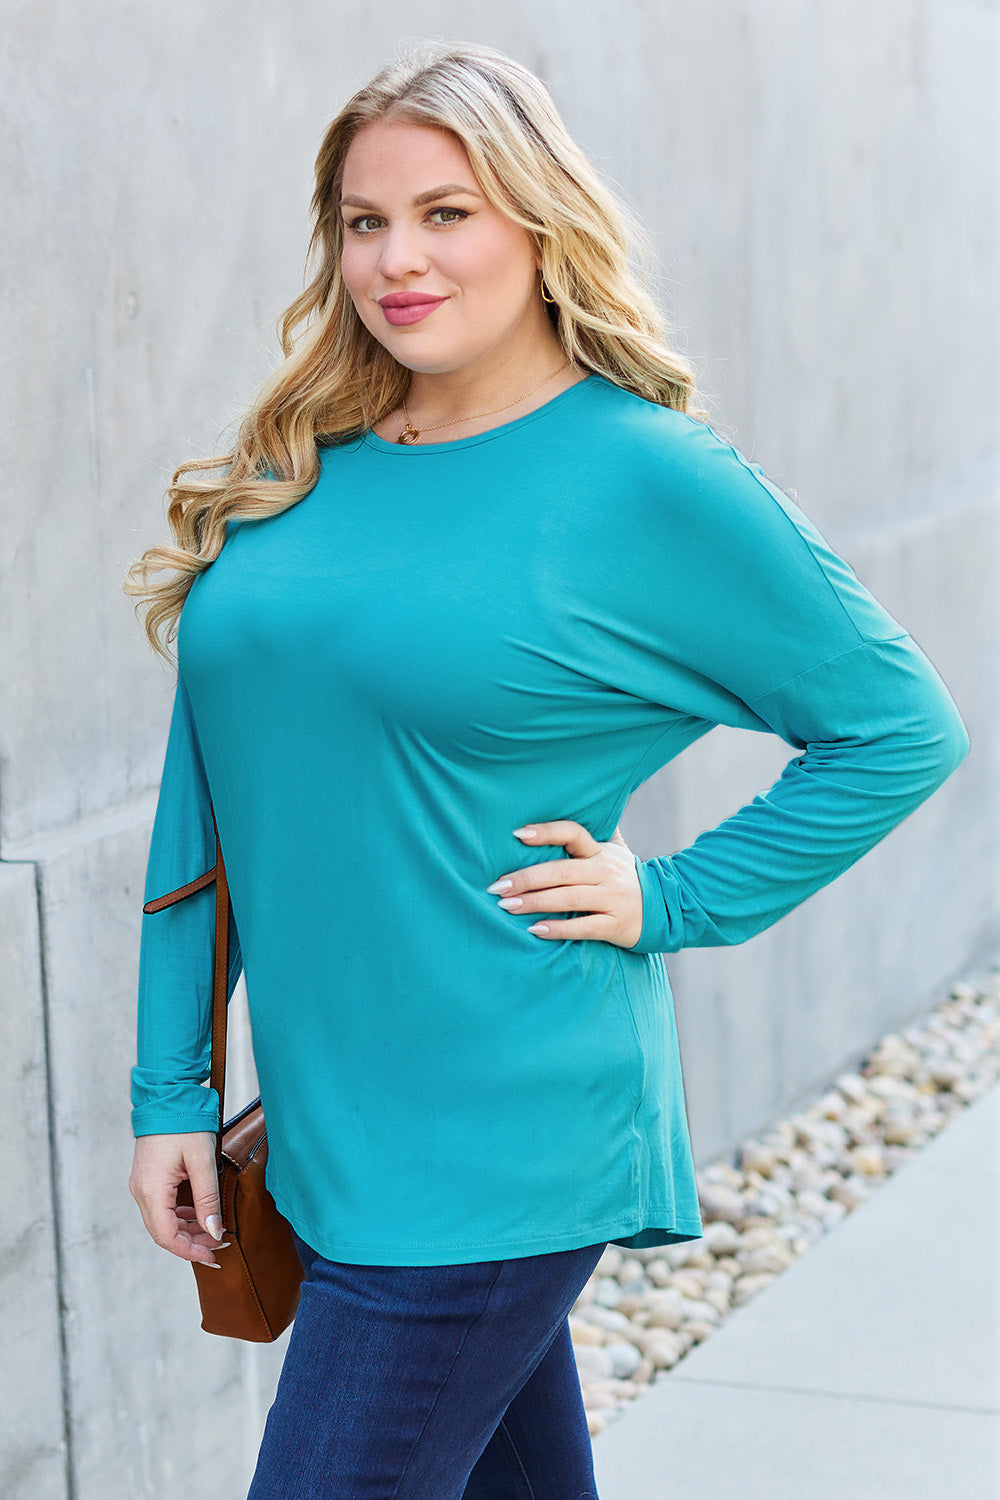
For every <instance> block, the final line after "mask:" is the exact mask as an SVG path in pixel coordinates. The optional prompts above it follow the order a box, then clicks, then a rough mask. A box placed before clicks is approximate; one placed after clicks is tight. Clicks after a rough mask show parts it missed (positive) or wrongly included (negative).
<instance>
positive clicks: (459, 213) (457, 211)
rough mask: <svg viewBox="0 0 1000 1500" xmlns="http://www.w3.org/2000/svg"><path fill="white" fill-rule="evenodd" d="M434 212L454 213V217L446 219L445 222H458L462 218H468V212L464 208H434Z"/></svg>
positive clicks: (432, 210) (432, 211)
mask: <svg viewBox="0 0 1000 1500" xmlns="http://www.w3.org/2000/svg"><path fill="white" fill-rule="evenodd" d="M431 213H432V214H454V215H455V217H454V218H449V219H445V220H444V223H445V224H457V223H458V222H459V220H461V219H467V218H468V217H469V215H468V213H467V212H466V210H465V209H464V208H432V209H431Z"/></svg>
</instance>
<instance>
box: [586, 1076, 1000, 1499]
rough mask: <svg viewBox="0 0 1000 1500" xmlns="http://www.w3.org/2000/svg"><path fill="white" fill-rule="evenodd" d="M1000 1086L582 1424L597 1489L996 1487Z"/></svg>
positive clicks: (999, 1491)
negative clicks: (598, 1416) (715, 1325)
mask: <svg viewBox="0 0 1000 1500" xmlns="http://www.w3.org/2000/svg"><path fill="white" fill-rule="evenodd" d="M998 1144H1000V1085H998V1086H996V1087H994V1088H993V1089H992V1090H991V1091H990V1092H989V1093H988V1094H986V1095H985V1096H984V1097H983V1098H981V1099H978V1100H977V1101H976V1102H975V1103H974V1104H973V1105H971V1106H970V1107H969V1109H968V1110H967V1111H965V1112H964V1113H962V1114H961V1115H959V1116H958V1117H957V1118H956V1119H954V1120H953V1121H952V1122H951V1123H950V1124H949V1125H947V1126H946V1127H945V1129H944V1130H943V1131H942V1133H941V1134H940V1135H939V1136H938V1137H937V1138H936V1139H935V1140H933V1141H932V1142H931V1143H930V1144H929V1145H928V1146H926V1147H925V1148H924V1149H923V1150H922V1151H921V1152H920V1154H919V1155H918V1156H917V1157H915V1158H914V1159H913V1160H912V1161H910V1162H908V1163H907V1164H906V1165H905V1166H904V1167H902V1168H900V1170H899V1171H898V1172H897V1173H896V1174H894V1175H893V1177H891V1178H890V1179H889V1180H888V1181H887V1182H885V1183H883V1185H882V1186H881V1187H879V1188H878V1189H876V1191H875V1193H874V1194H873V1196H872V1198H871V1199H870V1200H869V1201H868V1202H867V1203H865V1204H863V1205H862V1206H861V1207H860V1208H857V1209H855V1211H854V1213H852V1214H851V1215H850V1217H849V1218H847V1219H845V1220H844V1221H843V1222H842V1223H841V1224H839V1225H838V1226H837V1227H836V1228H835V1229H834V1230H832V1231H831V1233H830V1234H829V1235H828V1236H826V1237H825V1238H824V1239H822V1240H820V1241H819V1243H818V1244H816V1245H814V1246H812V1248H811V1249H809V1250H808V1251H807V1252H806V1253H805V1255H804V1256H803V1257H802V1258H801V1259H800V1260H798V1261H796V1262H795V1263H794V1265H792V1266H790V1267H789V1269H788V1270H787V1271H784V1272H783V1273H782V1274H781V1275H780V1276H779V1277H778V1278H777V1279H776V1280H775V1281H774V1282H773V1283H772V1285H771V1286H769V1287H768V1288H767V1289H766V1290H765V1291H763V1292H762V1293H760V1294H759V1295H758V1296H757V1297H756V1298H755V1299H754V1300H753V1301H752V1302H749V1303H747V1304H746V1305H745V1306H743V1307H741V1308H738V1309H736V1310H735V1311H734V1312H733V1313H731V1314H730V1315H729V1317H728V1318H727V1319H726V1321H725V1322H724V1323H723V1325H722V1326H721V1328H719V1329H718V1330H717V1331H716V1332H715V1333H713V1334H712V1335H711V1336H710V1337H709V1338H708V1339H707V1340H706V1341H705V1343H703V1344H700V1345H698V1346H697V1347H696V1348H695V1349H693V1350H692V1351H691V1353H690V1354H688V1355H687V1356H686V1357H685V1358H684V1359H683V1360H682V1361H681V1363H680V1364H679V1365H677V1366H676V1367H675V1368H674V1369H673V1370H671V1371H669V1372H668V1373H666V1374H664V1375H662V1376H661V1377H660V1378H659V1379H658V1380H657V1381H655V1382H654V1384H653V1385H652V1387H651V1388H650V1389H649V1390H648V1391H647V1392H646V1393H645V1394H644V1395H642V1396H640V1397H638V1399H637V1400H636V1402H635V1403H634V1404H633V1405H632V1406H630V1407H628V1408H627V1409H626V1410H625V1411H624V1412H623V1414H622V1415H621V1416H619V1417H617V1418H615V1419H614V1420H613V1421H612V1422H611V1423H610V1424H609V1425H608V1426H607V1427H606V1428H605V1430H604V1431H603V1432H601V1433H599V1434H598V1435H597V1436H596V1437H595V1439H594V1457H595V1467H596V1471H597V1480H598V1488H599V1492H600V1496H601V1500H674V1497H676V1500H942V1496H952V1495H954V1496H958V1497H961V1500H998V1497H1000V1159H998V1158H1000V1151H998Z"/></svg>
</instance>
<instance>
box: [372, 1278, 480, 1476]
mask: <svg viewBox="0 0 1000 1500" xmlns="http://www.w3.org/2000/svg"><path fill="white" fill-rule="evenodd" d="M506 1264H507V1262H506V1261H501V1262H500V1264H499V1265H498V1266H497V1269H496V1275H495V1276H494V1277H493V1280H492V1281H491V1282H490V1285H489V1289H488V1291H487V1293H486V1296H485V1298H484V1299H483V1305H482V1307H481V1308H480V1309H479V1312H478V1313H477V1314H476V1316H475V1317H474V1318H473V1320H472V1322H471V1323H470V1324H469V1326H468V1328H466V1330H465V1332H464V1333H463V1335H462V1338H461V1340H460V1342H459V1345H458V1348H457V1349H456V1350H455V1354H454V1357H453V1359H452V1362H451V1365H450V1366H449V1369H448V1373H447V1375H446V1376H445V1377H444V1379H443V1380H442V1381H441V1384H440V1385H439V1386H438V1388H437V1392H436V1394H435V1396H434V1400H433V1401H432V1402H431V1404H430V1408H429V1410H428V1412H427V1415H426V1417H425V1418H424V1420H423V1423H422V1424H421V1427H420V1431H419V1432H418V1433H417V1435H416V1437H415V1438H414V1439H413V1445H412V1447H411V1448H410V1451H409V1453H408V1454H407V1456H406V1462H405V1463H404V1465H403V1467H402V1468H401V1469H400V1471H399V1478H398V1479H397V1480H396V1483H395V1485H394V1487H393V1491H392V1494H393V1497H395V1496H396V1495H398V1494H399V1487H400V1485H401V1484H402V1482H403V1480H404V1479H405V1478H406V1471H407V1469H409V1467H410V1464H411V1462H412V1460H413V1455H414V1454H415V1453H416V1451H417V1447H418V1445H419V1443H420V1439H421V1438H422V1437H423V1435H424V1433H425V1432H426V1430H427V1424H428V1422H429V1421H430V1419H431V1417H432V1416H433V1415H434V1409H435V1407H436V1406H437V1404H438V1401H439V1400H440V1399H441V1392H442V1391H443V1390H444V1388H445V1386H446V1385H447V1384H448V1381H449V1380H450V1379H451V1377H452V1374H453V1373H454V1369H455V1366H456V1364H457V1363H458V1357H459V1355H460V1354H461V1352H462V1350H463V1349H464V1347H465V1341H466V1339H467V1338H468V1337H469V1334H470V1333H471V1332H472V1330H473V1328H475V1326H476V1324H477V1323H478V1322H479V1321H480V1319H481V1318H483V1317H484V1316H485V1314H486V1309H487V1308H488V1307H489V1305H490V1298H491V1297H492V1295H493V1288H494V1287H495V1286H496V1284H497V1282H498V1281H499V1279H500V1273H501V1271H502V1270H503V1268H504V1266H505V1265H506Z"/></svg>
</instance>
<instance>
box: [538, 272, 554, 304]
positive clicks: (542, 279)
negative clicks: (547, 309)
mask: <svg viewBox="0 0 1000 1500" xmlns="http://www.w3.org/2000/svg"><path fill="white" fill-rule="evenodd" d="M539 284H540V286H541V292H542V301H543V302H554V301H555V300H556V299H555V297H550V296H549V295H548V287H547V286H546V285H545V276H544V274H543V273H541V272H540V273H539Z"/></svg>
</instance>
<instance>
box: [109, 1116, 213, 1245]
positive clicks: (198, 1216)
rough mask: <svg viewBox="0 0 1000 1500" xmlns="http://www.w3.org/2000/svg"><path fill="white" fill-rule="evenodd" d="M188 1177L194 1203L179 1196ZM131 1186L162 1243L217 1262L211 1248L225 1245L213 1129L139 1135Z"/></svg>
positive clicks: (145, 1219)
mask: <svg viewBox="0 0 1000 1500" xmlns="http://www.w3.org/2000/svg"><path fill="white" fill-rule="evenodd" d="M185 1181H186V1182H189V1183H190V1184H191V1198H192V1200H193V1203H194V1207H193V1208H191V1207H188V1206H187V1205H186V1204H183V1203H178V1202H177V1189H178V1188H179V1187H180V1185H181V1183H182V1182H185ZM128 1190H129V1192H130V1193H131V1194H132V1197H133V1198H134V1199H135V1201H136V1203H137V1204H138V1205H139V1212H140V1213H141V1214H142V1222H143V1223H144V1224H145V1226H146V1228H147V1229H148V1231H149V1233H150V1235H151V1236H152V1238H153V1239H154V1240H155V1242H156V1244H158V1245H159V1246H160V1247H161V1249H163V1250H169V1251H170V1253H171V1255H179V1256H180V1258H181V1260H196V1261H199V1262H200V1263H201V1264H202V1265H204V1266H215V1267H216V1269H218V1268H219V1263H218V1261H217V1260H216V1259H215V1256H214V1255H213V1253H212V1252H213V1250H224V1249H225V1248H226V1245H224V1244H220V1241H221V1239H222V1218H221V1211H220V1207H219V1179H218V1174H217V1172H216V1169H215V1136H214V1135H213V1134H212V1133H211V1131H206V1130H199V1131H191V1132H188V1133H186V1134H183V1135H141V1136H139V1137H138V1138H137V1140H136V1143H135V1154H134V1156H133V1158H132V1172H131V1174H130V1176H129V1180H128ZM226 1243H227V1244H228V1241H227V1242H226Z"/></svg>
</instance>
